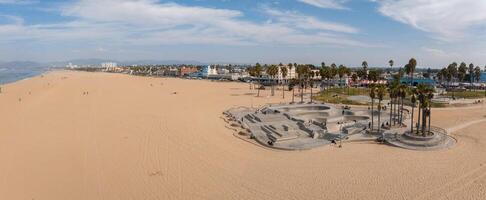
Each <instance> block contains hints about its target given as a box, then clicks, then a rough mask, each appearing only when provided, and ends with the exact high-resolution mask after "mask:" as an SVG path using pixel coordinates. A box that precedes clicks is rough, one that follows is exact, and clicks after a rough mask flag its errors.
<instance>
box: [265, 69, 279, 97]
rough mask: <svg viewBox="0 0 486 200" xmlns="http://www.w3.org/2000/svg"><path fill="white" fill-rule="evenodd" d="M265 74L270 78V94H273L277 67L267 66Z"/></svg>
mask: <svg viewBox="0 0 486 200" xmlns="http://www.w3.org/2000/svg"><path fill="white" fill-rule="evenodd" d="M267 74H268V76H270V78H271V79H272V96H275V76H276V75H277V74H278V67H277V66H276V65H271V66H270V67H268V68H267Z"/></svg>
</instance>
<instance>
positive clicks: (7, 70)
mask: <svg viewBox="0 0 486 200" xmlns="http://www.w3.org/2000/svg"><path fill="white" fill-rule="evenodd" d="M47 70H48V68H43V67H1V68H0V84H6V83H12V82H15V81H18V80H22V79H26V78H30V77H34V76H37V75H40V74H42V73H44V72H46V71H47Z"/></svg>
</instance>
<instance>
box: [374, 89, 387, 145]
mask: <svg viewBox="0 0 486 200" xmlns="http://www.w3.org/2000/svg"><path fill="white" fill-rule="evenodd" d="M385 92H386V88H385V86H384V85H379V86H378V87H377V88H376V93H377V96H378V133H380V131H381V101H383V97H384V96H385ZM384 134H385V132H383V133H382V136H381V137H382V138H383V140H384V139H385V135H384Z"/></svg>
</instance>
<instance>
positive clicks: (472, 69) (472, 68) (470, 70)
mask: <svg viewBox="0 0 486 200" xmlns="http://www.w3.org/2000/svg"><path fill="white" fill-rule="evenodd" d="M473 80H474V64H472V63H471V64H469V83H470V84H471V85H470V89H469V90H472V83H473Z"/></svg>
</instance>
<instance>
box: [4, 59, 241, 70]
mask: <svg viewBox="0 0 486 200" xmlns="http://www.w3.org/2000/svg"><path fill="white" fill-rule="evenodd" d="M104 62H116V63H118V65H183V64H187V65H209V64H212V63H218V62H212V63H207V62H200V61H196V60H133V61H117V60H109V59H99V58H88V59H73V60H67V61H56V62H44V63H41V62H34V61H11V62H0V67H2V68H7V67H8V68H36V67H39V68H46V67H64V66H66V65H67V64H69V63H72V64H73V65H100V64H101V63H104ZM232 64H236V63H232Z"/></svg>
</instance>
